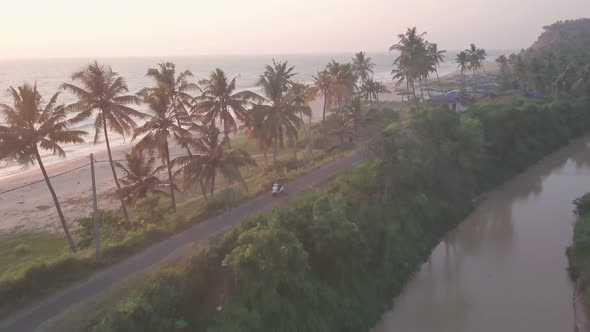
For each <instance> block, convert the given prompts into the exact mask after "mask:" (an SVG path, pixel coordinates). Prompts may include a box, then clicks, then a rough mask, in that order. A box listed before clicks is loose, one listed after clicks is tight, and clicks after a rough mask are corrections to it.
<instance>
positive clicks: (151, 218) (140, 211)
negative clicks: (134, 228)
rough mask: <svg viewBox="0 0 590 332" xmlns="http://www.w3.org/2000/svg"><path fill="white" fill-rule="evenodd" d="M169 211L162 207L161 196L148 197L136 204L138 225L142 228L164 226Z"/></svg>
mask: <svg viewBox="0 0 590 332" xmlns="http://www.w3.org/2000/svg"><path fill="white" fill-rule="evenodd" d="M169 210H170V209H169V208H163V207H161V206H160V196H157V195H152V196H148V197H146V198H143V199H141V200H139V201H137V203H136V204H135V212H136V214H137V220H136V223H137V224H138V225H141V226H146V225H158V224H162V222H163V221H164V219H165V215H166V214H167V213H168V212H169Z"/></svg>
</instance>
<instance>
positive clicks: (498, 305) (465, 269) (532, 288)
mask: <svg viewBox="0 0 590 332" xmlns="http://www.w3.org/2000/svg"><path fill="white" fill-rule="evenodd" d="M589 142H590V136H587V137H584V138H583V139H580V140H578V141H575V142H573V143H572V144H570V145H569V146H567V147H566V148H564V149H561V150H559V151H558V152H556V153H555V154H553V155H551V156H549V157H547V158H545V159H544V160H542V161H541V162H540V163H538V164H537V165H535V166H533V167H532V168H530V169H529V170H527V171H526V172H525V173H523V174H521V175H519V176H517V177H515V178H513V179H512V180H511V181H509V182H508V183H506V184H505V185H503V186H501V187H500V188H498V189H497V190H496V191H494V192H491V193H488V194H487V195H486V198H485V200H484V201H482V202H481V203H480V204H479V206H478V207H477V209H476V210H475V211H474V213H473V214H472V215H471V216H469V217H468V218H467V219H466V220H465V221H464V222H463V223H462V224H461V225H460V226H459V227H458V228H457V229H456V230H455V231H453V232H451V234H449V235H448V236H447V238H446V239H445V240H444V241H443V242H442V243H441V244H440V245H439V246H438V247H437V248H436V249H435V250H434V252H433V253H432V256H431V258H430V260H429V261H428V262H426V263H425V264H424V265H423V266H422V268H421V270H420V272H419V273H418V274H417V275H416V276H415V277H414V279H413V280H412V281H411V282H410V283H409V284H408V285H407V287H406V289H405V291H404V292H403V293H402V294H401V295H400V296H399V297H398V298H397V299H396V300H395V303H394V308H393V309H392V310H391V311H390V312H388V313H386V314H385V315H384V316H383V318H382V320H381V322H379V324H378V325H377V326H376V328H375V329H374V330H375V332H393V331H395V332H429V331H436V332H446V331H448V332H461V331H465V332H467V331H468V332H473V331H480V332H488V331H489V332H498V331H518V332H526V331H531V332H545V331H547V332H556V331H565V332H567V331H573V318H574V315H573V308H572V294H573V288H572V285H571V283H570V281H569V278H568V275H567V271H566V268H567V259H566V257H565V249H566V247H567V246H568V245H569V244H570V242H571V238H572V225H573V222H574V219H575V218H574V216H573V215H572V208H573V206H572V204H571V202H572V200H573V199H574V198H576V197H579V196H581V195H582V194H583V193H585V192H588V191H590V148H589Z"/></svg>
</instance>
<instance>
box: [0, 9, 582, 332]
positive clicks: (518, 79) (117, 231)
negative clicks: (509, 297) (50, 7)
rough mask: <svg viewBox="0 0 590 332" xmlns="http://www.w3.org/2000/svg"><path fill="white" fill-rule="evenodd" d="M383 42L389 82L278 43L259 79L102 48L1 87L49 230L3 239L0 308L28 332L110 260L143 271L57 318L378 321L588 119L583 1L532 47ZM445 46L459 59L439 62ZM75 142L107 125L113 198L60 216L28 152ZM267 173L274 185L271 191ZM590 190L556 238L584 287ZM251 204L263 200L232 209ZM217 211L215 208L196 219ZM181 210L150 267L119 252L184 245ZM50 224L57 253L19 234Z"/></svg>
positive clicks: (7, 133)
mask: <svg viewBox="0 0 590 332" xmlns="http://www.w3.org/2000/svg"><path fill="white" fill-rule="evenodd" d="M390 43H391V47H390V49H389V51H390V56H391V78H390V79H389V80H388V81H383V80H380V79H378V78H376V77H375V73H374V69H375V66H376V65H375V63H374V62H373V59H372V58H371V56H369V54H368V53H366V52H363V51H360V52H358V53H356V54H351V55H350V61H348V62H342V61H340V62H339V61H335V60H332V61H330V62H329V63H327V64H325V66H324V67H323V69H321V70H319V71H318V72H317V73H315V75H313V80H311V81H309V82H306V81H304V80H303V79H302V78H301V77H300V75H299V74H298V68H297V67H295V66H293V65H291V64H290V63H289V62H288V61H278V60H276V61H272V62H271V63H268V64H267V65H266V66H264V67H263V68H260V74H259V78H258V80H257V81H256V87H257V89H255V90H254V89H251V90H247V89H246V90H245V89H240V88H239V80H240V77H239V76H237V77H232V76H230V75H228V74H226V72H225V71H224V69H223V68H217V69H215V70H213V71H212V72H210V73H209V74H208V75H205V76H203V77H198V76H197V75H193V73H192V72H191V71H189V70H187V69H186V68H179V67H178V66H177V65H176V64H174V63H171V62H162V63H154V64H153V67H152V68H145V73H146V77H147V78H148V79H149V81H150V82H152V84H151V85H150V86H145V87H143V88H142V89H140V90H138V91H130V88H129V85H128V84H127V80H126V78H125V77H123V76H122V75H120V74H119V73H117V72H116V71H114V70H113V69H112V68H111V67H110V66H109V64H108V63H105V62H102V61H100V62H99V61H93V62H89V63H88V64H87V65H85V66H84V67H82V68H80V69H79V71H78V72H75V73H71V79H70V80H69V81H66V82H63V84H62V85H61V87H60V89H59V90H58V91H55V93H54V94H53V95H47V96H45V95H42V94H41V93H40V92H39V89H38V88H37V85H38V84H40V83H41V82H42V80H43V78H42V77H39V79H38V80H37V81H36V82H25V83H23V84H22V85H20V86H10V87H8V86H7V87H5V88H7V89H8V91H9V93H10V94H9V96H10V100H11V102H10V103H8V104H0V115H1V118H0V119H1V120H0V160H1V161H2V162H4V163H10V164H16V165H27V166H31V165H35V166H32V167H38V168H39V169H40V170H41V172H42V175H43V178H44V182H45V184H46V186H47V189H48V191H47V194H48V195H51V200H52V202H53V206H51V209H48V210H47V212H46V213H48V214H55V215H57V216H58V219H59V227H60V229H61V232H62V233H61V234H52V235H46V236H47V237H49V239H51V240H46V239H45V238H37V237H35V236H37V235H35V236H34V237H32V238H31V236H32V235H31V234H27V233H22V234H21V233H15V234H11V235H10V236H9V237H7V238H6V241H5V243H7V246H10V247H12V248H10V249H6V250H8V252H9V254H3V253H0V266H3V267H4V268H5V269H6V271H7V272H6V273H4V274H3V275H2V276H1V277H0V299H1V300H0V317H1V318H3V319H6V321H7V323H6V326H7V327H8V328H9V330H11V331H21V330H22V331H25V330H28V328H29V327H33V325H35V324H37V323H36V322H37V320H38V321H39V322H41V321H44V319H45V318H44V317H45V316H42V315H43V313H41V311H40V310H39V311H35V310H33V311H31V312H32V313H31V312H30V313H29V314H28V315H29V316H21V318H20V320H19V316H17V315H16V313H17V312H20V310H23V309H27V308H35V306H36V305H37V304H39V303H41V302H42V301H43V300H44V299H47V298H48V297H50V296H51V295H55V294H69V293H62V292H68V290H69V289H70V287H72V286H73V285H77V284H80V283H81V285H82V288H81V289H82V290H81V291H80V292H87V293H79V294H83V295H80V297H84V299H86V298H87V297H88V298H90V296H91V295H92V294H100V293H102V292H103V291H106V289H107V288H105V287H107V286H106V285H103V286H99V285H98V284H92V286H90V284H88V286H87V287H86V286H85V285H86V284H85V283H86V282H87V280H91V277H92V276H93V275H97V273H98V274H100V273H102V272H103V271H107V273H110V274H109V276H110V275H112V276H116V278H114V277H113V279H112V281H110V282H109V284H110V283H112V284H113V285H114V284H115V282H116V281H118V280H124V278H127V277H128V275H127V274H129V275H130V274H131V273H136V272H138V273H139V272H141V273H144V274H140V277H139V278H138V279H134V280H135V281H133V282H132V283H133V285H132V286H130V287H127V288H129V290H121V289H118V290H117V291H115V292H114V293H116V294H114V293H113V294H111V293H109V294H110V295H108V296H107V297H108V298H109V299H108V300H107V299H104V298H103V299H101V300H99V301H98V302H97V303H98V305H97V308H96V310H92V312H90V311H91V310H89V309H80V310H82V311H84V313H83V314H80V315H81V316H83V317H84V319H82V320H81V321H80V320H76V322H73V321H74V320H73V319H71V318H68V319H66V321H68V322H69V324H71V325H70V327H69V328H67V329H66V328H64V329H63V331H70V330H71V331H74V330H80V331H210V332H213V331H216V332H222V331H223V332H232V331H235V332H237V331H293V332H295V331H318V332H319V331H369V330H371V329H372V328H374V327H375V326H376V324H377V322H379V321H380V319H381V317H382V315H383V314H384V312H385V311H388V310H395V307H396V304H395V303H396V302H395V300H394V299H396V298H397V296H399V295H400V294H402V293H403V291H404V289H405V287H406V285H407V284H408V282H410V281H411V280H412V278H413V277H414V276H415V275H416V273H417V272H418V271H419V270H420V267H421V265H422V264H423V263H424V262H426V261H427V260H428V261H429V257H430V255H431V253H432V252H433V250H434V249H435V248H436V247H437V246H438V245H439V243H441V241H443V240H444V241H446V240H445V239H447V234H449V233H450V232H452V231H453V230H454V229H455V228H456V227H457V226H459V225H460V224H461V221H462V220H464V219H465V218H466V217H468V216H469V215H470V214H471V213H472V212H473V211H474V210H476V209H477V208H478V205H479V201H480V200H482V199H483V198H482V197H485V195H487V194H486V193H487V192H489V191H493V190H495V188H498V187H499V186H501V185H502V184H503V183H505V182H507V181H509V180H510V179H511V178H512V177H514V176H517V175H518V174H520V173H522V172H526V170H527V169H528V168H529V167H531V166H532V165H534V164H535V163H537V162H539V161H540V160H542V159H543V158H545V157H546V156H548V155H550V154H551V153H553V152H554V151H557V150H558V149H560V148H562V147H564V146H566V145H567V144H568V143H569V142H570V141H572V140H574V139H578V138H580V137H584V135H586V134H587V133H588V131H589V130H590V19H580V20H568V21H560V22H557V23H554V24H552V25H549V26H546V27H544V31H543V33H542V34H541V36H540V37H539V38H538V40H537V42H535V43H534V44H533V45H532V46H530V47H529V48H527V49H524V50H522V51H520V52H514V53H507V54H504V55H500V56H498V57H491V56H490V55H488V51H487V50H486V49H484V48H482V47H480V46H478V43H477V41H474V43H470V44H468V45H465V48H464V50H462V51H458V52H451V51H448V50H444V49H442V48H441V47H440V43H437V42H436V41H434V40H431V39H430V35H429V34H428V33H427V31H422V30H420V29H419V28H418V27H410V28H408V29H407V30H406V31H400V33H399V34H398V35H397V36H395V37H394V38H392V40H391V41H390ZM445 63H446V64H449V63H451V64H452V66H453V67H454V68H456V73H455V74H454V75H446V76H445V75H440V73H439V71H440V68H441V65H442V64H445ZM1 84H2V83H1V82H0V85H1ZM62 97H67V98H65V99H66V100H74V101H73V102H68V103H65V102H62V100H64V98H62ZM314 102H316V103H318V105H320V106H319V107H320V109H319V111H318V112H317V114H315V115H314V112H313V110H312V107H311V104H312V103H314ZM89 121H90V122H89ZM82 123H91V125H92V128H93V129H92V131H91V132H86V131H83V130H80V127H79V125H80V124H82ZM121 136H122V137H124V138H125V139H127V140H129V141H130V142H131V146H130V147H129V149H128V150H125V151H124V152H123V154H124V157H123V158H122V159H119V158H118V157H116V155H115V152H116V148H115V147H113V145H112V141H113V137H121ZM83 142H93V143H94V144H95V145H102V144H104V146H105V148H106V151H107V155H108V165H109V169H110V171H109V172H110V173H112V179H109V180H108V182H109V183H110V184H111V185H112V188H113V189H112V190H111V191H110V192H109V194H108V196H109V197H111V198H113V199H114V200H115V201H116V202H117V203H116V206H113V207H112V208H110V207H109V208H100V209H98V210H97V211H96V212H92V213H90V214H89V215H79V216H77V218H73V219H70V220H68V219H67V218H66V217H65V216H64V214H63V213H62V207H61V203H62V201H61V200H60V193H59V190H56V188H55V186H54V181H56V179H55V178H54V177H53V176H52V174H50V173H48V171H47V167H46V166H44V158H43V157H42V155H41V153H40V152H43V151H44V152H47V153H49V154H52V155H54V156H56V157H60V158H62V157H66V153H68V152H67V151H66V150H67V149H65V148H64V144H70V145H71V144H80V143H83ZM352 160H354V162H353V161H352ZM105 162H107V160H105ZM345 163H350V167H348V168H349V169H347V170H346V171H342V172H340V173H338V174H336V173H334V174H329V177H328V175H322V176H325V179H323V180H322V181H321V183H320V182H318V183H316V184H315V185H313V186H312V188H307V186H306V189H305V192H303V190H304V189H298V188H299V187H298V186H299V185H298V184H297V183H299V182H297V181H307V180H306V179H311V177H313V176H314V174H316V175H317V174H321V173H322V172H327V173H326V174H328V173H330V167H332V166H331V165H343V164H345ZM334 167H335V166H334ZM110 176H111V175H109V177H110ZM318 176H319V175H318ZM277 181H280V182H281V183H282V184H284V185H285V188H286V189H285V190H286V191H285V195H283V196H282V197H281V196H279V197H278V198H276V199H275V200H274V201H273V200H272V198H270V190H271V187H272V185H273V183H275V182H277ZM309 181H311V180H309ZM314 181H315V180H314ZM291 183H293V185H291ZM302 183H305V182H302ZM310 183H311V182H310ZM303 186H305V185H302V188H303ZM310 187H311V186H310ZM290 190H292V191H291V192H290ZM300 191H301V192H300ZM262 200H268V201H269V202H277V204H275V203H268V204H272V205H268V206H272V208H266V206H267V205H264V204H267V203H264V202H263V201H262ZM278 202H280V204H278ZM589 202H590V199H588V198H587V196H584V197H582V198H580V199H578V200H577V201H576V213H577V214H578V215H579V216H580V218H579V221H578V224H576V226H575V236H574V243H573V246H572V247H571V248H570V249H569V250H568V257H569V258H570V259H571V261H572V265H571V267H570V272H571V277H572V278H573V280H575V283H576V285H578V288H579V289H580V292H581V294H582V295H581V296H582V298H583V300H582V303H583V306H585V305H586V304H590V291H587V289H588V288H587V287H586V285H587V283H588V282H589V281H590V279H589V274H588V271H590V269H589V266H590V256H589V255H588V252H589V250H590V249H589V248H590V246H588V245H587V244H586V242H588V241H589V240H588V236H587V233H588V232H587V231H586V229H587V228H588V224H589V223H590V219H589V218H588V215H589V214H588V213H587V212H588V211H590V210H589V209H588V207H587V205H588V204H590V203H589ZM248 204H259V205H253V206H254V207H253V208H251V209H250V210H247V211H248V212H247V213H244V214H242V212H241V211H242V210H240V209H241V208H242V207H243V206H248ZM258 206H260V207H261V208H258ZM262 207H265V208H262ZM244 209H245V208H244ZM572 209H573V207H572ZM232 211H233V212H232ZM236 211H237V212H236ZM244 211H246V210H244ZM236 214H239V215H236ZM215 222H217V223H223V224H224V225H226V226H224V227H223V228H221V229H220V230H219V231H215V232H213V231H210V230H209V229H207V228H206V227H218V226H208V225H212V224H214V223H215ZM195 227H202V228H195ZM193 229H199V230H201V231H199V232H201V233H200V234H201V235H202V237H203V238H202V239H199V240H198V241H200V242H197V243H198V246H192V247H190V248H188V249H187V248H184V249H183V251H182V253H181V254H179V257H180V258H178V257H177V258H176V259H175V260H172V261H169V263H168V264H167V265H166V266H165V267H158V268H157V269H155V270H151V272H150V273H149V274H148V273H145V271H140V270H139V268H137V269H135V268H133V267H129V266H131V265H125V264H127V262H131V261H132V260H133V259H137V260H138V261H139V260H143V259H145V260H146V262H147V261H149V260H153V263H156V262H157V261H159V259H158V260H156V258H151V257H148V254H149V255H152V254H153V253H155V252H156V251H155V250H161V251H164V250H168V249H162V248H172V247H174V246H175V244H174V243H175V242H177V243H178V246H180V243H181V241H184V240H181V239H180V237H182V236H188V235H187V234H189V233H190V232H192V231H191V230H193ZM191 234H193V233H191ZM201 235H200V236H201ZM2 239H3V238H2V237H0V241H3V240H2ZM8 239H10V241H12V242H10V241H9V240H8ZM195 241H196V240H195ZM9 243H10V244H9ZM49 243H51V246H53V247H55V248H58V250H56V253H55V254H53V253H51V251H45V253H43V255H41V254H35V252H36V251H35V250H36V249H32V248H36V247H37V246H41V245H48V246H49ZM97 246H98V247H97ZM158 246H160V247H161V249H154V248H156V247H158ZM1 248H3V247H1V246H0V249H1ZM14 248H17V249H18V250H20V251H15V250H17V249H14ZM175 249H178V248H175ZM149 250H153V251H149ZM564 250H565V248H564ZM19 252H20V253H19ZM170 252H172V250H170ZM98 253H100V254H98ZM19 255H20V256H19ZM136 255H137V256H136ZM142 255H143V256H142ZM153 255H154V257H155V255H156V254H153ZM162 255H163V254H162ZM3 256H6V258H3ZM137 257H139V258H137ZM158 257H160V256H158ZM162 258H163V256H162ZM137 264H143V263H137ZM150 264H151V263H150ZM426 264H428V263H426ZM121 266H122V267H121ZM117 269H119V270H121V269H129V270H121V271H129V272H121V271H119V270H117ZM84 287H86V288H84ZM101 287H102V288H101ZM77 294H78V293H77ZM105 294H106V293H105ZM68 296H69V295H68ZM92 296H94V295H92ZM103 297H104V296H103ZM64 298H65V300H63V301H70V300H69V299H68V297H67V296H65V297H64ZM60 305H62V304H59V305H58V304H56V305H55V307H54V308H58V307H59V306H60ZM392 306H393V309H391V307H392ZM64 308H65V307H64ZM82 308H85V307H82ZM55 310H57V309H55ZM60 310H61V309H60ZM416 310H419V308H416ZM56 314H57V312H56ZM35 315H38V316H35ZM15 317H16V319H15ZM22 317H25V318H22ZM27 317H29V318H27ZM40 317H43V318H40ZM425 319H428V317H425ZM11 324H12V325H11ZM19 324H20V325H19ZM27 324H29V325H27ZM3 327H4V326H3V325H0V329H1V328H3ZM34 327H35V328H36V327H38V326H34ZM418 330H419V329H414V330H412V331H418ZM383 331H385V330H383ZM400 331H402V330H400ZM408 331H409V330H408Z"/></svg>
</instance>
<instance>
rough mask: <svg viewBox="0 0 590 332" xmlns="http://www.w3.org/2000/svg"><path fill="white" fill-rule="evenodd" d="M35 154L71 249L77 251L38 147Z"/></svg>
mask: <svg viewBox="0 0 590 332" xmlns="http://www.w3.org/2000/svg"><path fill="white" fill-rule="evenodd" d="M35 155H36V156H37V162H38V163H39V168H41V173H43V177H44V178H45V182H46V183H47V187H48V188H49V192H50V193H51V197H53V203H54V204H55V208H56V209H57V214H58V216H59V221H60V222H61V226H62V227H63V229H64V233H65V235H66V239H67V240H68V244H69V246H70V250H72V252H76V246H75V245H74V240H72V236H71V235H70V231H69V229H68V225H67V224H66V218H65V217H64V215H63V213H62V211H61V206H60V205H59V200H58V199H57V195H56V194H55V190H53V186H52V185H51V181H49V176H48V175H47V171H46V170H45V166H43V161H42V160H41V155H40V154H39V150H37V147H35Z"/></svg>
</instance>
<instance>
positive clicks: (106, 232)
mask: <svg viewBox="0 0 590 332" xmlns="http://www.w3.org/2000/svg"><path fill="white" fill-rule="evenodd" d="M74 224H75V225H76V226H77V227H76V231H75V233H76V235H77V238H78V243H77V246H78V248H80V249H84V248H88V247H91V246H92V245H93V243H94V218H93V214H90V215H89V216H88V217H82V218H77V219H74ZM98 227H99V230H100V238H101V241H103V242H107V241H111V240H114V239H118V238H121V236H123V235H124V234H125V233H126V232H127V231H129V230H131V229H133V228H134V226H133V225H129V224H127V223H126V222H125V220H124V219H123V217H122V216H121V215H120V214H119V213H117V212H115V211H111V210H98Z"/></svg>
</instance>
